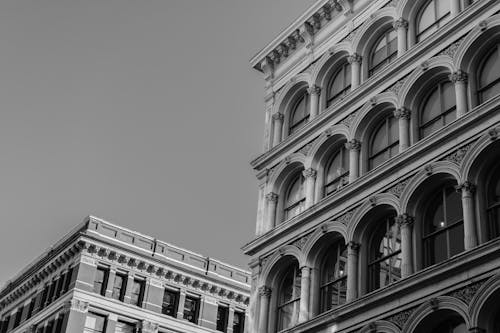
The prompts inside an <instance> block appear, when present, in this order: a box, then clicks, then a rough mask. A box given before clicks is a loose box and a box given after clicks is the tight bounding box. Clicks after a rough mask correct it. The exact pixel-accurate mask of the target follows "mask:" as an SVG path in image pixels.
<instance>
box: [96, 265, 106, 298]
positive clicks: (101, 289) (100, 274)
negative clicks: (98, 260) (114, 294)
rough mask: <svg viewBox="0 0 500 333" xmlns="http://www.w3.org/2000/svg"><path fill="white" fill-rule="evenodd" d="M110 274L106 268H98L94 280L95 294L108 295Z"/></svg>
mask: <svg viewBox="0 0 500 333" xmlns="http://www.w3.org/2000/svg"><path fill="white" fill-rule="evenodd" d="M108 273H109V270H107V269H106V268H104V267H98V268H97V271H96V275H95V279H94V292H95V293H97V294H100V295H102V296H104V295H105V294H106V284H107V281H108Z"/></svg>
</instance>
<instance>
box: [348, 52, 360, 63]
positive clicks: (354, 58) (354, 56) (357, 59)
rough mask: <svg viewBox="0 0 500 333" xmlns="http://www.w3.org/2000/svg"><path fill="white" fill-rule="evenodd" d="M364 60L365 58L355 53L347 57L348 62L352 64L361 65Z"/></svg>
mask: <svg viewBox="0 0 500 333" xmlns="http://www.w3.org/2000/svg"><path fill="white" fill-rule="evenodd" d="M362 60H363V57H362V56H360V55H359V54H357V53H353V54H351V55H350V56H348V57H347V61H348V62H349V63H350V64H352V63H358V64H360V63H361V61H362Z"/></svg>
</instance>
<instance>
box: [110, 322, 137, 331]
mask: <svg viewBox="0 0 500 333" xmlns="http://www.w3.org/2000/svg"><path fill="white" fill-rule="evenodd" d="M134 332H135V325H134V324H131V323H126V322H124V321H118V322H117V323H116V328H115V333H134Z"/></svg>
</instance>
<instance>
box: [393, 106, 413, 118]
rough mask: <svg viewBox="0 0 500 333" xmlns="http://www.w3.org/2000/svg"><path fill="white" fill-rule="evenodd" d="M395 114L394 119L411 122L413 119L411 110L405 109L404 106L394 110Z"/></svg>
mask: <svg viewBox="0 0 500 333" xmlns="http://www.w3.org/2000/svg"><path fill="white" fill-rule="evenodd" d="M393 114H394V117H395V118H397V119H406V120H410V118H411V110H410V109H407V108H405V107H404V106H403V107H400V108H397V109H396V110H394V112H393Z"/></svg>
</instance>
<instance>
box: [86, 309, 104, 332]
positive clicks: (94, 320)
mask: <svg viewBox="0 0 500 333" xmlns="http://www.w3.org/2000/svg"><path fill="white" fill-rule="evenodd" d="M105 330H106V317H105V316H103V315H100V314H97V313H92V312H89V313H88V314H87V318H86V319H85V328H84V330H83V332H84V333H104V331H105Z"/></svg>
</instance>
